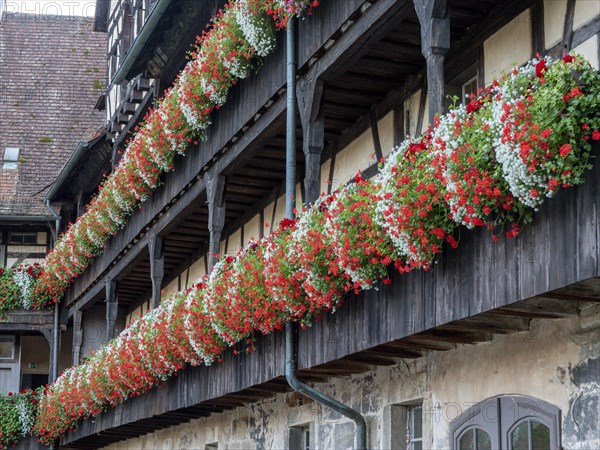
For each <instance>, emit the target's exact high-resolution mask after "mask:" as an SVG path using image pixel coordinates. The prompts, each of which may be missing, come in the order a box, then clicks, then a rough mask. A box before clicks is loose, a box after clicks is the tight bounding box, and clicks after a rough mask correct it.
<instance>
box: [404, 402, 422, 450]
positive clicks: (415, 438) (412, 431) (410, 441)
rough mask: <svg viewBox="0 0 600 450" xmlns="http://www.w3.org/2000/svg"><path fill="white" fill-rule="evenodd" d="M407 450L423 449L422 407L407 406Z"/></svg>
mask: <svg viewBox="0 0 600 450" xmlns="http://www.w3.org/2000/svg"><path fill="white" fill-rule="evenodd" d="M406 444H407V445H406V448H407V450H422V449H423V407H422V406H421V405H419V406H409V407H408V414H407V415H406Z"/></svg>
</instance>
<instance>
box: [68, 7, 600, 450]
mask: <svg viewBox="0 0 600 450" xmlns="http://www.w3.org/2000/svg"><path fill="white" fill-rule="evenodd" d="M224 3H225V2H224V1H222V0H206V1H197V0H190V1H187V0H130V1H128V0H113V1H108V0H98V1H97V9H96V18H95V23H94V27H95V29H96V30H103V31H106V32H107V33H108V61H107V67H108V78H107V90H106V95H105V97H104V98H103V100H102V104H103V105H104V107H105V110H106V120H107V132H108V135H109V138H110V139H111V142H112V144H113V148H112V150H111V152H112V155H111V156H110V158H111V162H112V163H113V164H116V163H118V160H119V157H120V156H119V155H120V154H121V152H122V150H123V148H124V146H125V144H126V142H127V140H128V138H129V137H130V136H131V135H132V133H133V132H134V130H135V126H136V124H138V123H139V122H140V120H141V118H142V117H143V116H144V114H145V112H146V111H147V109H148V107H149V106H150V105H151V104H152V101H153V100H154V99H156V98H158V97H160V96H161V95H162V92H163V90H164V89H165V88H166V87H167V86H169V85H170V84H171V83H172V82H173V80H174V78H175V76H176V74H177V73H178V71H179V70H180V69H181V68H182V67H183V66H184V65H185V63H186V52H187V51H188V50H189V48H190V45H191V44H193V42H194V40H195V36H196V35H197V34H199V33H201V31H202V30H203V29H204V27H205V26H206V24H207V23H208V21H209V19H210V17H212V16H214V15H215V14H216V12H217V10H218V8H220V7H222V6H223V4H224ZM319 3H320V4H319V6H318V7H317V8H315V10H314V12H313V14H312V15H310V16H308V17H306V18H305V20H301V21H299V23H298V30H297V44H296V45H297V47H296V50H297V57H296V61H295V63H296V64H297V73H296V83H297V88H296V91H295V92H293V93H292V94H293V96H295V97H296V99H297V103H298V111H297V116H298V121H297V123H298V126H297V132H296V148H297V151H296V157H297V161H298V173H299V174H301V176H299V181H298V183H297V187H296V201H297V205H298V206H300V205H301V204H302V203H311V202H313V201H315V200H316V199H317V198H318V196H319V195H320V193H330V192H332V191H334V190H335V189H337V188H339V187H340V186H343V185H344V184H346V183H348V182H349V181H350V180H351V179H352V178H353V176H354V174H355V173H356V171H357V170H362V172H363V174H364V176H365V177H368V176H372V175H374V174H375V173H377V171H378V165H377V162H378V161H379V160H380V159H381V158H384V157H386V156H387V155H388V154H389V153H390V151H391V150H392V149H393V147H394V146H395V145H398V144H399V143H400V142H402V140H403V139H404V138H405V137H406V136H408V135H418V134H419V133H420V132H421V131H423V130H424V129H425V128H426V126H427V124H428V123H430V122H431V121H432V120H433V118H434V116H435V114H438V113H443V112H444V111H445V109H446V108H447V107H448V106H449V104H450V103H451V102H452V101H451V100H449V99H448V98H449V97H453V96H456V97H457V98H458V101H461V100H460V99H462V98H464V96H465V94H468V93H470V92H473V91H476V90H477V88H483V87H485V86H486V85H488V84H489V83H491V81H492V80H493V79H494V78H495V77H497V76H499V75H500V74H501V73H502V72H503V71H506V70H509V69H510V68H511V67H513V66H515V65H520V64H524V63H525V62H526V61H528V60H529V59H530V58H532V57H534V56H535V55H536V54H537V53H540V54H549V55H553V56H555V57H561V56H562V55H563V54H565V52H569V51H571V50H575V51H576V52H578V53H579V54H581V55H583V56H585V57H586V58H587V59H588V60H589V61H590V62H591V64H592V65H593V66H594V67H595V69H596V70H597V69H598V68H599V61H600V45H599V42H600V3H599V2H598V1H597V0H591V1H585V0H564V1H562V0H551V1H542V0H503V1H496V0H478V1H471V0H439V1H435V0H414V1H413V0H322V1H321V2H319ZM286 86H287V84H286V44H285V33H280V34H279V36H278V45H277V48H276V50H275V51H274V52H273V54H271V55H269V56H268V57H266V58H265V59H264V61H262V67H261V69H260V71H258V72H257V73H256V74H254V75H252V76H251V77H249V78H247V79H245V80H243V81H241V82H240V83H239V84H237V85H236V86H235V87H234V88H233V89H232V90H231V92H230V94H229V95H230V97H229V99H228V101H227V103H226V104H225V105H224V106H223V107H221V108H220V109H219V110H218V111H215V112H214V113H213V115H212V126H211V127H210V129H209V131H208V136H207V139H206V140H205V141H202V142H199V143H197V144H194V145H193V146H192V148H191V149H190V150H189V152H188V155H187V156H186V157H185V158H183V157H178V158H177V159H176V160H175V163H174V170H173V171H171V172H169V173H167V174H166V175H165V176H164V178H163V180H162V181H163V185H162V186H161V187H160V188H159V189H158V190H157V191H156V192H155V193H154V195H153V196H152V197H150V198H149V199H148V201H146V202H145V203H144V205H143V208H140V209H137V210H135V211H134V212H133V214H132V216H131V218H130V219H129V221H128V223H127V226H126V227H125V228H123V229H122V230H121V231H119V232H118V233H117V234H116V236H115V237H114V238H112V239H111V240H110V241H109V242H108V244H107V246H106V248H105V249H104V252H103V254H102V255H101V256H100V257H98V258H96V259H95V260H94V261H93V262H92V264H91V265H90V266H89V267H88V268H87V269H86V270H85V272H83V274H82V275H81V276H79V277H78V278H76V279H75V281H74V282H73V283H72V284H71V286H70V287H69V288H68V289H67V291H66V295H65V297H64V299H63V306H64V308H65V311H66V315H67V316H68V328H69V330H72V331H70V332H67V333H63V338H62V341H63V347H70V349H71V353H72V362H73V364H78V363H80V362H81V361H82V358H83V357H84V356H85V355H86V354H87V353H89V352H90V351H92V350H94V349H96V348H98V346H100V345H101V344H102V343H103V342H105V341H106V340H108V339H110V338H113V337H115V336H116V335H117V333H118V332H119V331H120V330H122V329H124V328H125V327H126V326H127V325H128V324H130V323H132V322H133V321H135V320H136V318H138V317H140V316H142V315H144V314H145V313H146V312H147V311H149V310H151V309H154V308H156V307H157V306H158V305H160V303H161V298H164V297H166V296H169V295H171V294H173V293H175V292H177V291H181V290H182V289H185V288H187V287H189V286H191V284H192V283H193V282H194V280H197V279H198V278H200V277H202V276H203V275H204V274H206V273H207V272H209V270H210V268H211V267H212V266H213V265H214V262H215V259H216V258H217V257H218V256H217V255H219V256H225V255H228V254H232V253H235V252H237V251H238V250H239V249H240V248H241V247H242V246H244V245H245V244H246V243H248V242H249V241H250V240H251V239H259V238H262V237H263V236H265V235H267V234H269V233H270V232H272V231H273V230H274V228H275V227H277V224H278V223H279V222H280V220H281V219H282V218H284V217H285V214H286V212H285V204H286V195H285V192H286V191H285V179H286V151H285V149H286V108H287V105H288V100H289V97H290V95H289V93H287V91H286ZM286 94H288V95H286ZM288 132H289V130H288ZM287 136H289V134H288V135H287ZM107 153H108V152H107ZM107 158H108V155H107V156H106V157H105V159H104V161H105V162H106V160H107ZM599 170H600V167H598V164H597V163H594V168H593V169H592V170H591V171H589V172H588V173H587V179H586V183H585V184H583V185H582V186H580V187H577V188H574V189H570V190H565V191H561V192H560V194H559V195H558V196H557V198H555V199H553V200H552V201H551V202H548V203H547V204H545V205H544V206H543V207H542V208H541V209H540V210H539V211H538V212H536V213H535V216H534V220H533V223H532V224H529V225H528V226H527V227H526V228H525V229H524V230H523V232H522V233H521V234H520V235H519V236H518V237H516V238H514V239H502V240H500V241H499V242H496V243H493V242H492V241H491V239H490V235H489V233H488V232H487V231H484V230H480V231H470V232H466V231H465V232H464V233H462V235H461V245H460V247H459V248H458V249H457V250H449V251H447V252H445V253H444V254H443V256H441V257H440V258H439V259H438V260H437V261H436V263H435V264H434V265H433V267H432V268H431V270H429V271H413V272H411V273H409V274H406V275H402V276H400V275H398V274H396V273H394V274H392V275H390V277H391V278H392V280H391V281H392V283H391V284H390V285H387V284H386V285H383V284H382V285H381V286H380V287H379V289H377V290H370V291H367V292H363V293H360V294H357V295H354V294H348V296H347V299H346V301H345V303H344V306H343V307H341V308H340V309H339V310H338V311H336V313H335V314H331V315H326V316H325V317H323V319H322V320H321V321H318V322H316V323H315V324H313V325H312V326H311V327H308V328H306V329H302V330H301V331H300V332H299V333H298V336H297V350H296V354H297V361H296V362H295V364H296V365H297V369H298V370H297V372H296V375H297V377H298V378H299V379H300V380H301V381H303V382H305V383H308V384H310V385H311V386H313V387H314V388H316V389H317V390H319V391H321V392H323V393H325V394H327V395H329V396H331V397H333V398H336V399H337V400H339V401H340V402H342V403H344V404H345V405H347V406H348V407H349V408H351V409H353V410H354V411H355V412H356V414H357V415H359V416H362V417H363V420H364V423H365V424H366V436H367V441H366V447H367V448H373V449H375V448H380V449H392V448H393V449H422V448H436V449H441V448H453V449H482V450H483V449H492V448H494V449H496V448H502V449H509V448H512V449H517V448H518V449H521V448H523V449H533V448H549V449H550V448H551V449H558V448H563V447H564V448H581V449H584V448H585V449H587V448H596V447H598V446H599V445H600V426H599V411H598V405H599V398H598V395H599V394H598V392H599V391H600V390H599V384H600V376H599V373H600V344H599V342H600V340H599V339H598V337H599V333H600V309H599V308H600V307H599V302H600V282H599V279H598V277H599V276H600V272H599V259H600V242H599V239H600V234H599V230H600V228H599V227H598V221H599V220H600V218H599V217H598V214H599V212H600V205H599V204H598V196H597V195H596V191H597V189H598V187H599V183H600V178H599V173H600V172H599ZM67 176H73V174H71V175H64V179H66V177H67ZM57 192H58V188H57ZM57 195H58V194H57ZM285 344H286V340H285V336H284V333H283V332H280V333H273V334H269V335H266V336H260V337H258V338H257V340H256V342H255V346H256V351H254V352H251V353H241V354H234V352H232V351H227V352H225V353H224V354H223V355H222V361H221V362H220V363H219V364H215V365H213V366H208V367H206V366H199V367H189V368H186V369H185V370H182V371H181V372H180V373H179V374H178V376H177V377H173V378H171V379H170V380H168V381H166V382H165V383H164V384H162V385H161V386H160V387H157V388H155V389H153V390H151V391H149V392H148V393H147V394H146V395H144V396H142V397H135V398H131V399H128V400H126V401H125V402H124V403H123V404H121V405H119V406H116V407H114V408H111V409H109V410H108V411H105V412H102V413H101V414H99V415H98V417H96V418H94V419H88V420H83V421H82V422H81V423H80V424H79V426H78V428H77V429H76V430H73V431H70V432H68V433H66V434H65V435H64V436H63V437H62V438H61V440H60V445H61V447H64V448H81V449H94V448H105V447H106V448H111V449H126V448H127V449H130V448H156V449H158V448H160V449H178V448H194V449H196V448H200V449H206V450H209V449H210V450H213V449H267V448H289V449H300V448H302V449H333V448H335V449H348V448H354V446H355V442H360V441H359V440H358V439H357V436H356V435H357V428H358V427H357V426H356V425H355V423H354V422H353V421H352V420H350V419H349V418H347V417H346V415H344V414H341V413H340V412H338V411H336V410H332V409H330V408H329V407H327V406H324V405H322V404H321V403H319V402H318V401H314V400H311V399H309V398H308V397H306V396H304V395H302V394H300V393H297V392H294V391H293V390H292V388H291V387H290V385H289V384H288V382H287V381H286V377H285V354H286V351H285ZM236 353H237V352H236ZM359 422H360V421H359ZM355 439H356V441H355ZM356 445H360V444H356Z"/></svg>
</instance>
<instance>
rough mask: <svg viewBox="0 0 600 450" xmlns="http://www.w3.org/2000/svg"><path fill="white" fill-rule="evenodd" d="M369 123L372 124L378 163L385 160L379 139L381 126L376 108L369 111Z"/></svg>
mask: <svg viewBox="0 0 600 450" xmlns="http://www.w3.org/2000/svg"><path fill="white" fill-rule="evenodd" d="M369 122H371V135H372V136H373V147H374V148H375V157H376V158H377V162H379V161H381V159H382V158H383V149H382V148H381V139H380V138H379V125H378V123H377V113H376V112H375V108H374V107H373V108H371V110H370V111H369Z"/></svg>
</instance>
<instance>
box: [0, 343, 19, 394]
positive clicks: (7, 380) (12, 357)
mask: <svg viewBox="0 0 600 450" xmlns="http://www.w3.org/2000/svg"><path fill="white" fill-rule="evenodd" d="M20 375H21V374H20V355H19V346H18V342H17V337H16V336H14V335H7V334H0V393H2V394H6V393H8V392H19V387H20V386H19V384H20V378H21V377H20Z"/></svg>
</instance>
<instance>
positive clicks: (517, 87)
mask: <svg viewBox="0 0 600 450" xmlns="http://www.w3.org/2000/svg"><path fill="white" fill-rule="evenodd" d="M538 63H539V60H537V59H533V60H531V61H529V62H528V63H527V64H526V65H525V66H523V67H521V68H519V69H517V70H516V71H514V72H511V73H510V74H509V76H508V78H507V79H506V80H505V81H504V82H503V83H501V85H500V86H499V87H498V88H496V89H494V90H493V91H492V96H494V98H497V97H500V98H501V101H494V102H493V103H492V117H491V118H490V120H489V122H488V123H487V124H488V125H489V126H490V128H491V130H492V131H493V135H494V136H496V139H495V140H494V143H493V146H494V149H495V152H496V160H497V161H498V163H500V164H501V165H502V171H503V174H504V179H505V180H506V181H507V183H508V186H509V188H510V191H511V193H512V194H513V195H514V196H515V198H517V199H518V200H519V201H520V202H522V203H523V204H525V205H527V206H529V207H531V208H534V209H535V210H536V211H537V208H538V207H539V206H540V205H541V204H542V203H543V201H544V196H543V195H532V192H533V191H534V190H539V191H540V192H544V191H545V190H546V188H547V183H548V180H547V179H546V177H545V176H544V175H543V173H542V172H541V171H530V170H529V167H528V166H527V164H526V163H525V162H524V161H523V159H522V158H521V154H520V148H519V147H517V146H515V145H514V143H513V142H510V141H507V140H506V139H504V138H503V132H502V131H503V128H504V127H506V126H510V127H513V128H514V131H516V128H517V127H518V124H516V123H514V118H513V117H510V116H509V117H506V112H505V110H504V105H505V104H506V105H510V106H511V107H514V106H515V105H516V104H517V103H518V102H520V101H523V100H524V99H525V96H524V95H523V93H524V92H526V91H527V89H528V85H529V83H530V82H531V80H533V79H535V77H536V65H537V64H538ZM551 63H552V61H551V60H550V59H549V58H547V59H546V64H548V65H549V64H551ZM511 121H512V123H511ZM507 122H508V123H507ZM514 131H513V132H514ZM551 195H552V192H551V191H548V196H551Z"/></svg>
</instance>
